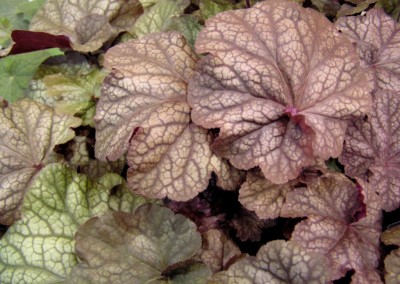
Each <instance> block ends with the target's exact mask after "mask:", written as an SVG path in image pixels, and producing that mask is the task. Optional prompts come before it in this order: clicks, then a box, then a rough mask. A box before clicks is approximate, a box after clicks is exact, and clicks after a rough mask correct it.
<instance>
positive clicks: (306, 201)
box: [282, 173, 381, 283]
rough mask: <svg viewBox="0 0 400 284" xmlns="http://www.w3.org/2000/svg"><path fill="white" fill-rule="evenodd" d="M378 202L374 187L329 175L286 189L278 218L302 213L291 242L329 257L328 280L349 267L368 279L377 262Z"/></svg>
mask: <svg viewBox="0 0 400 284" xmlns="http://www.w3.org/2000/svg"><path fill="white" fill-rule="evenodd" d="M380 206H381V205H380V204H379V200H378V197H377V196H376V194H375V192H373V188H369V187H367V185H365V186H364V185H363V188H362V187H361V186H357V185H356V184H354V183H353V182H352V181H351V180H349V179H348V178H347V177H346V176H344V175H342V174H339V173H328V174H325V175H324V176H322V177H320V178H319V179H317V180H315V181H314V183H310V184H309V185H308V187H307V188H296V189H295V190H293V191H292V192H289V193H288V194H287V195H286V202H285V204H284V206H283V208H282V216H284V217H292V218H293V217H307V220H304V221H302V222H300V223H299V224H297V225H296V227H295V230H294V232H293V234H292V238H291V240H294V241H296V242H298V243H299V244H300V245H302V246H303V247H305V248H306V249H307V250H308V251H310V252H316V253H320V254H323V255H325V256H326V257H327V258H328V259H329V261H330V263H331V265H330V271H331V272H332V274H331V278H330V280H333V279H338V278H340V277H342V276H344V274H345V273H346V271H347V270H350V269H354V270H355V275H354V277H356V278H357V279H363V281H364V282H365V283H367V281H368V280H369V279H371V277H374V276H373V275H377V272H376V270H375V269H376V268H377V266H378V264H379V257H380V254H379V235H380V229H381V228H380V226H381V225H380V222H381V211H380ZM373 279H376V277H374V278H373Z"/></svg>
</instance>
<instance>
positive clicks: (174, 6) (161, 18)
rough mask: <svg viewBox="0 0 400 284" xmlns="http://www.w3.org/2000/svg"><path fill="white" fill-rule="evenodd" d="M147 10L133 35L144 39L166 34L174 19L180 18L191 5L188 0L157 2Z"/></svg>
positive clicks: (137, 23) (159, 0)
mask: <svg viewBox="0 0 400 284" xmlns="http://www.w3.org/2000/svg"><path fill="white" fill-rule="evenodd" d="M155 2H156V3H155V4H154V5H152V6H149V7H147V8H146V9H145V11H144V13H143V15H142V16H140V18H139V19H138V20H137V21H136V23H135V25H134V27H133V29H132V33H134V34H135V35H137V36H138V37H142V36H144V35H146V34H149V33H156V32H165V31H167V30H169V29H170V25H171V24H172V18H174V17H179V16H180V15H182V14H183V10H184V9H185V8H186V7H187V6H188V5H189V4H190V1H188V0H157V1H155Z"/></svg>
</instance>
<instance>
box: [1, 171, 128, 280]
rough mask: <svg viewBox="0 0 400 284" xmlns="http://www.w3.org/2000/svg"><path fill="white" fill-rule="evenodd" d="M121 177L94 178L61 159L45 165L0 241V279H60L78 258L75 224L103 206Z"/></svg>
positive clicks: (101, 209)
mask: <svg viewBox="0 0 400 284" xmlns="http://www.w3.org/2000/svg"><path fill="white" fill-rule="evenodd" d="M122 182H123V179H122V178H121V177H120V176H118V175H116V174H107V175H104V176H103V177H102V178H100V179H99V180H98V182H96V183H95V182H92V181H90V180H89V179H88V178H87V177H86V176H84V175H78V174H77V173H76V172H74V171H72V170H71V169H69V168H68V167H66V166H63V165H61V164H51V165H48V166H46V167H45V168H44V169H43V170H42V171H41V172H40V174H39V175H38V177H37V178H36V179H35V181H34V183H33V184H32V186H31V188H30V190H29V192H28V193H27V195H26V197H25V200H24V203H23V208H22V219H21V220H19V221H17V222H16V223H15V224H13V225H12V226H11V227H10V228H9V229H8V231H7V233H6V234H5V235H4V237H3V238H2V239H1V241H0V282H1V283H4V284H6V283H29V284H31V283H40V284H45V283H59V282H61V281H63V280H65V279H66V277H67V276H68V274H69V272H70V271H71V269H72V268H73V267H74V266H75V265H76V264H77V263H78V259H77V257H76V254H75V251H74V235H75V232H76V231H77V230H78V227H79V225H80V224H82V223H84V222H85V221H86V220H87V219H89V218H90V217H92V216H95V215H97V214H102V213H104V212H107V211H108V210H109V207H111V206H110V205H109V201H110V200H109V198H110V192H111V189H112V188H113V187H114V186H116V185H118V184H121V183H122ZM112 199H113V201H112V203H113V206H112V207H115V205H116V203H118V202H117V200H116V197H112ZM126 199H129V197H128V198H126ZM117 207H118V206H117ZM129 209H130V208H129Z"/></svg>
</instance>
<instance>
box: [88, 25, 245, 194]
mask: <svg viewBox="0 0 400 284" xmlns="http://www.w3.org/2000/svg"><path fill="white" fill-rule="evenodd" d="M105 66H106V67H107V68H110V69H111V68H114V69H116V70H114V71H113V72H112V73H111V74H110V75H109V76H107V77H106V79H105V81H104V86H103V91H102V96H101V98H100V101H99V103H98V106H97V112H96V116H95V122H96V129H97V132H96V140H97V141H96V156H97V157H98V158H100V159H103V160H104V159H110V160H115V159H118V158H119V157H120V156H121V155H123V154H124V153H125V151H127V150H128V154H127V161H128V164H129V166H130V169H129V172H128V182H129V185H130V187H131V188H132V190H134V191H136V192H139V193H140V194H142V195H146V196H149V197H153V198H163V197H165V196H168V197H170V198H171V199H174V200H180V201H182V200H189V199H191V198H193V197H194V196H196V195H197V194H198V193H199V192H200V191H203V190H204V189H205V188H206V187H207V184H208V180H209V178H210V176H211V172H212V171H214V172H216V174H217V175H218V177H219V179H218V181H219V185H221V186H222V187H224V188H227V189H234V188H235V187H236V186H237V183H238V181H239V180H240V175H239V173H238V172H237V171H236V170H233V169H231V167H230V166H229V165H228V164H227V162H226V161H223V160H221V159H220V158H218V157H217V156H216V155H214V154H213V152H212V151H211V149H210V146H209V144H210V142H211V139H212V137H211V134H210V133H208V131H206V130H205V129H202V128H200V127H198V126H196V125H194V124H192V123H191V122H190V107H189V105H188V104H187V102H186V91H187V90H186V89H187V84H188V81H189V78H190V77H191V76H192V75H193V74H194V68H195V66H196V57H195V55H194V53H193V52H192V50H191V48H190V46H189V45H188V44H187V43H186V41H185V40H184V38H183V36H182V35H180V34H178V33H175V32H171V33H164V34H152V35H150V36H147V37H143V38H142V39H140V40H137V41H130V42H126V43H124V44H120V45H117V46H115V47H113V48H112V49H110V50H109V51H108V52H107V54H106V60H105Z"/></svg>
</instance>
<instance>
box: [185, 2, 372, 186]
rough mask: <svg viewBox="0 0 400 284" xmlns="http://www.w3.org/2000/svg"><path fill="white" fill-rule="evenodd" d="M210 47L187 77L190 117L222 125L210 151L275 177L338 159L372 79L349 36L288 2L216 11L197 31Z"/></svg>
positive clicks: (202, 44) (201, 46) (367, 103)
mask: <svg viewBox="0 0 400 284" xmlns="http://www.w3.org/2000/svg"><path fill="white" fill-rule="evenodd" d="M195 46H196V51H197V52H199V53H205V52H208V53H210V55H207V56H206V57H204V58H203V59H202V60H201V61H200V62H199V64H198V72H199V74H198V75H197V76H194V77H193V78H192V79H191V81H190V84H189V99H188V101H189V105H190V106H191V107H192V108H193V110H192V120H193V121H194V122H195V123H196V124H198V125H200V126H203V127H206V128H220V133H219V137H218V138H217V139H216V140H215V142H214V144H213V149H214V150H215V151H216V152H217V153H218V154H219V155H221V156H223V157H225V158H229V160H230V161H231V163H232V164H233V165H234V166H235V167H237V168H240V169H250V168H252V167H255V166H260V167H261V169H262V172H263V174H264V176H265V177H266V178H268V179H269V180H270V181H272V182H273V183H285V182H287V181H288V180H290V179H294V178H296V177H297V176H298V174H299V172H300V171H301V169H302V167H305V166H307V165H310V164H311V163H312V161H313V160H314V158H316V157H320V158H322V159H327V158H329V157H331V156H332V157H337V156H338V155H339V154H340V153H341V151H342V144H343V138H344V134H345V130H346V126H347V120H346V119H348V118H349V116H350V115H356V116H359V115H361V114H363V113H364V112H366V111H369V109H370V107H371V96H370V91H371V86H370V84H369V83H368V81H367V78H366V76H365V74H364V73H363V72H362V68H361V66H360V62H359V59H358V57H357V54H356V52H355V51H354V48H353V46H352V44H351V43H350V41H348V40H347V39H346V38H345V37H344V36H343V35H341V34H340V33H338V32H337V31H336V30H335V28H334V26H333V25H332V24H331V23H330V22H329V21H328V20H327V19H326V18H325V17H324V16H323V15H321V14H320V13H318V12H316V11H314V10H311V9H304V8H302V7H300V6H299V5H297V4H295V3H291V2H286V1H277V0H271V1H265V2H262V3H258V4H257V5H255V6H254V7H253V8H251V9H246V10H237V11H229V12H224V13H220V14H218V15H217V16H215V17H213V18H211V19H209V20H208V21H207V22H206V27H205V28H204V29H203V30H202V31H201V32H200V33H199V36H198V39H197V42H196V45H195Z"/></svg>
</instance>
